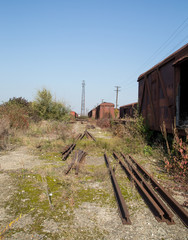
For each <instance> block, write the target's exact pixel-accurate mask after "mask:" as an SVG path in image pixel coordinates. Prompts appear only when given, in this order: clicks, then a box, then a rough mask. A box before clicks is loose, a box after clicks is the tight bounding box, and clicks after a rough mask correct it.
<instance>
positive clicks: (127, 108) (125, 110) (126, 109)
mask: <svg viewBox="0 0 188 240" xmlns="http://www.w3.org/2000/svg"><path fill="white" fill-rule="evenodd" d="M137 105H138V103H137V102H136V103H131V104H128V105H124V106H121V107H120V118H124V117H125V116H126V115H127V116H130V117H133V116H134V111H135V110H136V109H137Z"/></svg>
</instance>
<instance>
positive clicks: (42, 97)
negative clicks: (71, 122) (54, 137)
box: [32, 88, 69, 120]
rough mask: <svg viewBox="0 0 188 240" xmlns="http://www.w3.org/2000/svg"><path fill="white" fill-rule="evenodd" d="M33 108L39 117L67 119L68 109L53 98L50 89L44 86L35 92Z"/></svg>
mask: <svg viewBox="0 0 188 240" xmlns="http://www.w3.org/2000/svg"><path fill="white" fill-rule="evenodd" d="M32 106H33V110H34V111H35V112H36V113H37V114H38V116H39V117H40V118H41V119H44V120H48V119H52V120H68V119H69V118H68V113H69V109H68V108H67V107H66V106H65V105H64V104H63V103H61V102H57V101H55V100H53V98H52V94H51V93H50V91H48V90H46V89H45V88H44V89H43V90H42V91H38V92H37V96H36V99H35V101H34V102H33V105H32Z"/></svg>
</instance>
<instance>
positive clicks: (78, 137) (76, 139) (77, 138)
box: [74, 133, 82, 142]
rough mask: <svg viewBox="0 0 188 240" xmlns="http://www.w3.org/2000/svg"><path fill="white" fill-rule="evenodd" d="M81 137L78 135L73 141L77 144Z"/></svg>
mask: <svg viewBox="0 0 188 240" xmlns="http://www.w3.org/2000/svg"><path fill="white" fill-rule="evenodd" d="M81 137H82V134H81V133H79V134H78V135H77V136H76V137H75V139H74V141H75V142H77V141H78V140H80V138H81Z"/></svg>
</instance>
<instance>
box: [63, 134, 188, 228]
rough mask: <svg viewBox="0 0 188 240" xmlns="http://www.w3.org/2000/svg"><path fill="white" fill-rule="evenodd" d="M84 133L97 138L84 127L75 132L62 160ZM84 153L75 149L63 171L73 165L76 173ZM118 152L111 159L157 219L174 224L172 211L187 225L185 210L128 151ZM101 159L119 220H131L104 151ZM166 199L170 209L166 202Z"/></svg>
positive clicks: (66, 171)
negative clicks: (106, 172)
mask: <svg viewBox="0 0 188 240" xmlns="http://www.w3.org/2000/svg"><path fill="white" fill-rule="evenodd" d="M84 137H86V138H88V139H92V140H93V141H95V142H96V139H95V138H94V137H93V135H92V134H91V133H89V132H88V131H87V130H85V131H84V133H83V134H78V135H77V136H76V138H75V139H74V143H72V144H70V145H68V146H66V147H65V149H64V150H63V152H62V159H63V160H66V159H67V158H68V157H69V155H70V154H71V152H72V151H73V150H74V149H75V147H76V142H77V141H79V140H82V139H83V138H84ZM86 155H87V153H86V152H84V151H82V150H77V151H75V154H74V155H73V157H72V161H71V163H70V164H69V165H68V167H67V169H66V170H65V174H68V173H69V172H70V170H71V169H75V174H76V175H77V174H78V172H79V168H80V164H81V162H82V161H83V159H84V157H85V156H86ZM119 155H120V156H119ZM119 155H118V154H117V153H115V152H113V157H114V159H115V160H116V161H118V163H119V164H120V166H121V167H122V169H123V170H124V171H125V173H126V175H127V176H128V178H129V179H130V180H131V181H133V182H134V185H135V187H136V188H137V190H138V192H139V193H140V195H141V197H142V198H143V200H144V201H145V203H146V204H147V206H148V207H149V209H150V210H151V212H152V213H153V215H154V217H155V219H156V220H157V221H158V222H165V223H166V224H168V225H171V224H175V222H174V220H173V216H174V215H173V213H172V211H173V212H174V213H175V214H176V215H177V216H178V217H179V218H180V220H181V221H182V223H183V224H184V225H185V226H186V227H188V213H187V212H186V211H185V210H184V208H183V207H182V206H181V205H180V204H179V203H178V202H177V201H176V200H175V199H174V198H173V197H172V196H171V195H170V194H169V193H168V192H167V191H166V190H165V189H164V188H163V187H162V186H161V185H160V184H159V183H158V182H157V181H156V180H155V179H154V178H153V177H152V176H151V175H150V174H149V173H148V172H147V171H146V170H145V169H144V168H143V167H142V166H141V165H140V164H139V163H138V162H137V161H136V160H135V159H134V158H133V157H132V156H131V155H128V156H125V155H124V154H123V153H120V154H119ZM104 160H105V163H106V166H107V168H108V172H109V175H110V179H111V183H112V186H113V189H114V195H115V198H116V201H117V204H118V209H119V214H120V217H121V220H122V223H123V224H131V220H130V215H129V211H128V207H127V205H126V203H125V200H124V198H123V195H122V193H121V190H120V187H119V185H118V182H117V180H116V177H115V172H114V170H113V169H112V167H111V164H110V161H109V159H108V157H107V155H106V154H104ZM159 196H160V197H159ZM165 202H166V203H167V205H168V206H169V207H170V209H171V210H170V209H169V208H168V207H167V205H165Z"/></svg>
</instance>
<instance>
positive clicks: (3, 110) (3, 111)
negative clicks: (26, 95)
mask: <svg viewBox="0 0 188 240" xmlns="http://www.w3.org/2000/svg"><path fill="white" fill-rule="evenodd" d="M0 119H8V121H9V125H10V128H15V129H25V128H28V126H29V115H28V111H27V109H26V108H24V107H22V106H20V105H18V104H15V103H9V102H8V103H5V104H3V105H1V106H0Z"/></svg>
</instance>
